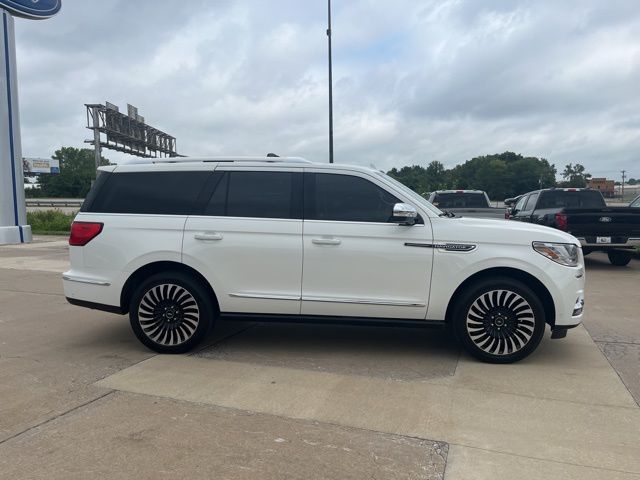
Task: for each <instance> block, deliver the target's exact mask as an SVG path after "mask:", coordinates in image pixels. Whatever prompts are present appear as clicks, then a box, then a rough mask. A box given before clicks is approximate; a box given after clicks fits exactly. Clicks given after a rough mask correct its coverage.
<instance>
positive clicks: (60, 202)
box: [25, 198, 84, 208]
mask: <svg viewBox="0 0 640 480" xmlns="http://www.w3.org/2000/svg"><path fill="white" fill-rule="evenodd" d="M82 202H84V199H83V198H27V199H26V200H25V203H26V204H27V207H78V208H80V207H81V206H82Z"/></svg>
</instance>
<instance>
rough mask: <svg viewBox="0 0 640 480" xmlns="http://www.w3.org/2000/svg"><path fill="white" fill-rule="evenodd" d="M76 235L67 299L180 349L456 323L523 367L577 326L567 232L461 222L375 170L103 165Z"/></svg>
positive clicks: (483, 348) (289, 164)
mask: <svg viewBox="0 0 640 480" xmlns="http://www.w3.org/2000/svg"><path fill="white" fill-rule="evenodd" d="M100 170H101V173H100V175H99V177H98V179H97V181H96V182H95V185H94V187H93V188H92V190H91V192H90V193H89V195H88V196H87V198H86V200H85V202H84V205H83V206H82V210H81V211H80V213H79V214H78V216H77V217H76V219H75V222H74V223H73V226H72V229H71V237H70V240H69V244H70V245H71V247H70V256H71V269H70V270H69V271H67V272H65V273H64V274H63V279H64V291H65V295H66V297H67V298H68V300H69V302H71V303H73V304H74V305H81V306H85V307H89V308H96V309H101V310H106V311H109V312H115V313H119V314H125V313H127V312H128V313H129V316H130V320H131V326H132V327H133V331H134V332H135V334H136V335H137V337H138V338H139V339H140V341H141V342H142V343H144V344H145V345H147V346H148V347H150V348H151V349H153V350H156V351H158V352H165V353H178V352H185V351H187V350H189V349H191V348H192V347H193V346H194V345H196V344H197V343H198V342H199V341H201V340H202V339H203V337H204V336H205V335H206V333H207V331H208V330H209V328H210V327H211V326H212V325H213V323H214V322H215V320H216V319H217V318H225V319H239V320H251V321H290V320H295V321H302V322H344V323H351V324H353V323H357V322H366V323H368V324H370V323H371V322H372V321H376V322H380V323H384V324H391V325H410V326H418V325H431V326H433V325H439V326H445V325H448V326H450V327H451V328H452V329H453V330H454V331H455V333H456V335H457V337H458V338H459V340H460V341H461V343H462V344H463V345H464V347H465V348H466V349H467V350H468V351H469V352H470V353H471V354H473V355H474V356H476V357H478V358H479V359H481V360H484V361H489V362H496V363H507V362H513V361H516V360H519V359H521V358H524V357H525V356H527V355H528V354H529V353H531V352H532V351H533V350H534V349H535V348H536V347H537V346H538V344H539V343H540V340H541V339H542V336H543V334H544V330H545V324H549V325H550V327H551V330H552V335H551V336H552V338H561V337H564V336H565V335H566V331H567V329H568V328H571V327H575V326H576V325H578V324H579V323H580V321H581V318H582V309H583V304H584V300H583V298H584V297H583V289H584V267H583V257H582V251H581V249H580V244H579V242H578V241H577V240H576V239H575V238H574V237H572V236H571V235H569V234H567V233H564V232H561V231H559V230H554V229H551V228H547V227H541V226H537V225H532V224H522V223H516V222H508V221H504V220H486V219H476V218H460V217H451V216H449V215H448V214H444V213H442V212H441V211H440V210H438V209H437V208H435V207H434V206H433V205H431V204H430V203H429V202H427V201H426V200H425V199H424V198H422V197H421V196H420V195H417V194H416V193H415V192H413V191H412V190H410V189H409V188H407V187H405V186H404V185H402V184H400V183H399V182H397V181H395V180H394V179H392V178H390V177H389V176H387V175H385V174H384V173H381V172H379V171H376V170H373V169H369V168H363V167H356V166H347V165H335V164H333V165H328V164H317V163H310V162H307V161H305V160H302V159H296V158H271V157H260V158H224V159H222V158H210V159H200V158H198V159H196V158H191V159H179V160H176V159H162V160H155V161H153V162H150V161H149V162H147V163H138V164H128V165H117V166H109V167H102V168H101V169H100Z"/></svg>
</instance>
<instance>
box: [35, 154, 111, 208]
mask: <svg viewBox="0 0 640 480" xmlns="http://www.w3.org/2000/svg"><path fill="white" fill-rule="evenodd" d="M52 158H53V159H56V160H59V161H60V173H59V174H55V175H40V182H39V183H40V188H39V190H40V192H38V193H35V192H34V193H35V194H36V195H39V196H45V197H54V198H56V197H58V198H60V197H69V198H84V197H85V195H86V194H87V192H88V191H89V188H91V182H92V181H93V180H95V178H96V169H95V156H94V152H93V150H91V149H88V148H74V147H62V148H61V149H60V150H56V152H55V154H54V155H53V156H52ZM100 165H110V163H109V160H107V159H106V158H104V157H101V162H100Z"/></svg>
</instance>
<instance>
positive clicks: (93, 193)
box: [80, 170, 111, 212]
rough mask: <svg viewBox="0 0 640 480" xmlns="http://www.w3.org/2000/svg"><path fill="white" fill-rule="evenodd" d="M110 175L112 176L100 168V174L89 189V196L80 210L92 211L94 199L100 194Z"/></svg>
mask: <svg viewBox="0 0 640 480" xmlns="http://www.w3.org/2000/svg"><path fill="white" fill-rule="evenodd" d="M110 176H111V173H109V172H102V171H100V170H98V176H97V178H96V181H95V182H93V185H92V186H91V189H90V190H89V193H87V196H86V197H85V199H84V202H82V207H80V211H81V212H90V211H91V210H90V209H91V206H92V205H93V202H94V200H95V199H96V197H97V196H98V192H100V190H102V187H103V186H104V184H105V183H106V182H107V179H108V178H109V177H110Z"/></svg>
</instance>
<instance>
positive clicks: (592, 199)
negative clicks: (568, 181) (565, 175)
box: [538, 190, 606, 208]
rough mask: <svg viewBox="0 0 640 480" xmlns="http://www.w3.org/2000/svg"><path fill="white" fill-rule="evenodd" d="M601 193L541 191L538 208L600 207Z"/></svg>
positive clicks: (602, 200) (602, 204)
mask: <svg viewBox="0 0 640 480" xmlns="http://www.w3.org/2000/svg"><path fill="white" fill-rule="evenodd" d="M605 206H606V205H605V203H604V199H603V198H602V194H601V193H600V192H598V191H596V190H576V191H573V192H571V191H568V190H551V191H547V192H542V194H541V196H540V202H538V208H602V207H605Z"/></svg>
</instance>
